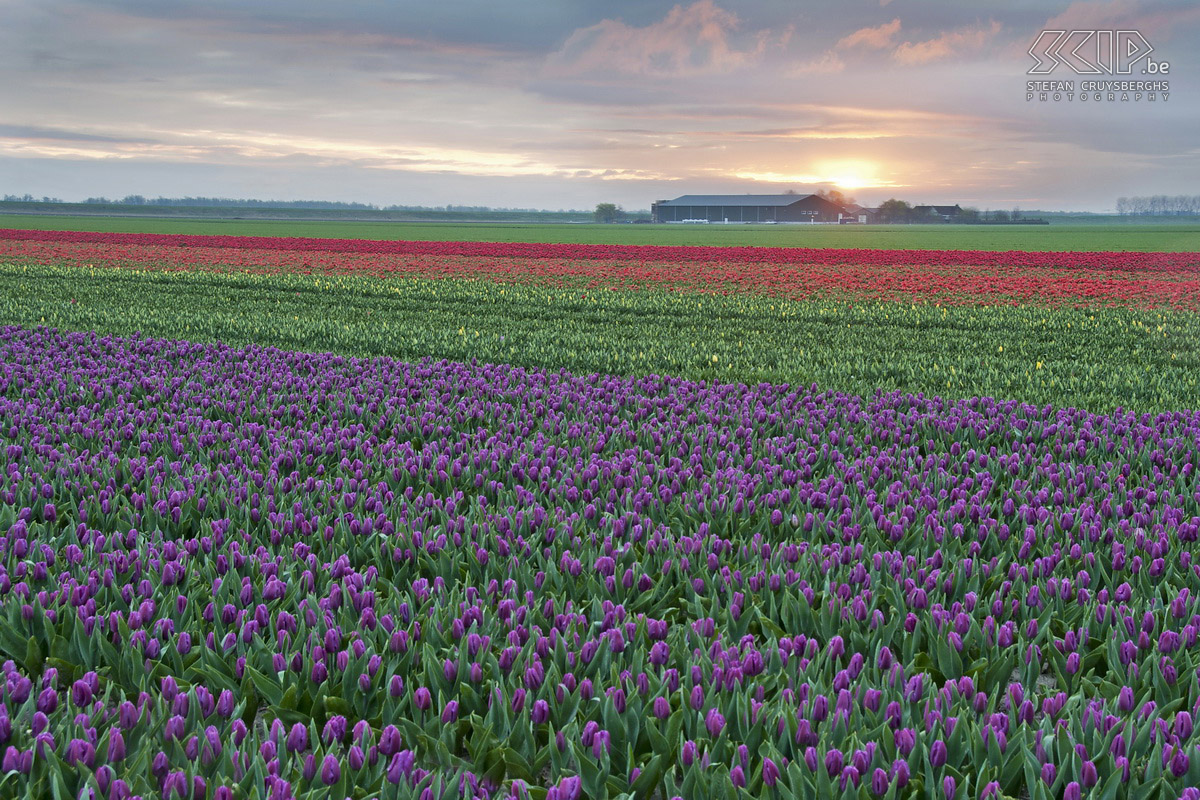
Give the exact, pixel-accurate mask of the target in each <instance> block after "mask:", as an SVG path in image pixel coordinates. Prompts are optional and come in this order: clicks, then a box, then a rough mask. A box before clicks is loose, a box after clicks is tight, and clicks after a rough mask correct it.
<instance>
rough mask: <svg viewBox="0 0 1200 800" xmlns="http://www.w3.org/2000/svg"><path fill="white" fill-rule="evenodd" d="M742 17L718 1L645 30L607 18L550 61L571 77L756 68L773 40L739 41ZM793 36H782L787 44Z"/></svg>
mask: <svg viewBox="0 0 1200 800" xmlns="http://www.w3.org/2000/svg"><path fill="white" fill-rule="evenodd" d="M738 27H739V20H738V17H737V15H735V14H733V13H731V12H729V11H725V10H723V9H721V8H719V7H718V6H717V5H716V4H715V3H713V2H712V0H700V2H697V3H693V4H692V5H690V6H687V7H686V8H685V7H684V6H682V5H677V6H675V7H674V8H672V9H671V10H670V11H669V12H667V15H666V16H665V17H664V18H663V19H661V20H659V21H658V22H653V23H651V24H649V25H646V26H644V27H640V28H639V27H634V26H631V25H627V24H626V23H624V22H622V21H621V20H619V19H605V20H602V21H600V22H598V23H596V24H595V25H590V26H588V27H586V28H580V29H578V30H576V31H575V32H574V33H572V34H571V35H570V37H569V38H568V39H567V41H566V42H565V43H564V44H563V46H562V47H561V48H560V49H559V50H558V51H557V52H555V53H553V54H552V55H551V56H550V58H549V59H548V61H547V64H548V67H549V70H550V72H552V73H562V72H563V71H566V72H567V73H569V74H576V75H579V74H599V75H606V74H612V73H621V74H625V75H657V76H682V75H698V74H705V73H714V72H715V73H721V72H729V71H732V70H736V69H739V68H742V67H745V66H747V65H750V64H752V63H754V62H756V61H757V60H758V58H759V57H760V56H761V55H762V54H763V52H764V51H765V50H766V47H767V44H768V42H769V41H770V40H771V39H772V38H773V37H772V35H771V34H770V32H769V31H765V30H764V31H759V32H758V33H756V34H755V35H753V36H752V37H751V40H752V42H751V43H750V46H748V47H743V48H739V47H738V43H737V42H735V41H734V39H735V34H736V32H737V29H738ZM790 35H791V31H790V30H785V31H784V32H783V33H782V37H783V40H784V41H786V38H787V37H789V36H790Z"/></svg>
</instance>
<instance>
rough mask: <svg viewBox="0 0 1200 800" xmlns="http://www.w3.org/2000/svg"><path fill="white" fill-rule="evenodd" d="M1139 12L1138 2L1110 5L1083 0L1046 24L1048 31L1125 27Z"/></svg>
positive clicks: (1129, 0)
mask: <svg viewBox="0 0 1200 800" xmlns="http://www.w3.org/2000/svg"><path fill="white" fill-rule="evenodd" d="M1137 10H1138V3H1137V2H1136V0H1112V2H1109V3H1103V2H1091V0H1081V1H1080V2H1076V3H1071V5H1069V6H1067V9H1066V10H1065V11H1063V12H1062V13H1060V14H1058V15H1056V16H1054V17H1051V18H1050V19H1049V20H1048V21H1047V22H1046V29H1047V30H1058V29H1060V28H1061V29H1063V30H1072V29H1074V28H1086V29H1088V30H1092V29H1096V28H1103V27H1105V26H1117V25H1124V24H1126V23H1129V22H1131V21H1133V20H1134V19H1135V14H1136V12H1137Z"/></svg>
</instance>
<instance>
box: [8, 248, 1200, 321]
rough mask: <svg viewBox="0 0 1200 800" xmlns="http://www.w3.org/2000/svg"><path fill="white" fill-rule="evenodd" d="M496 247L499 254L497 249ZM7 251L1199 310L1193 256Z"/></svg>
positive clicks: (188, 265)
mask: <svg viewBox="0 0 1200 800" xmlns="http://www.w3.org/2000/svg"><path fill="white" fill-rule="evenodd" d="M493 251H494V252H493ZM0 258H5V259H7V260H27V261H31V262H35V263H67V264H78V265H96V266H126V267H136V268H143V269H163V270H177V269H232V270H248V271H254V272H281V271H282V272H299V273H310V274H347V273H354V274H360V275H361V274H366V275H375V276H378V277H383V278H387V277H398V276H402V277H426V278H446V277H453V278H463V277H478V278H485V279H489V280H500V281H521V282H525V283H528V282H536V283H540V284H543V285H551V286H568V285H569V286H580V287H586V288H601V287H624V288H631V287H650V286H654V287H663V288H670V289H681V290H699V291H708V292H720V293H726V292H739V293H745V292H760V293H761V292H766V293H770V294H774V295H779V296H781V297H786V298H790V299H796V300H802V299H811V298H842V299H854V300H882V301H916V302H941V303H946V304H997V303H1024V304H1044V305H1051V306H1053V305H1064V304H1065V305H1082V306H1099V305H1119V306H1133V307H1139V308H1155V307H1157V308H1177V309H1193V310H1194V309H1197V308H1200V255H1197V254H1194V253H1024V252H1021V253H994V252H984V251H928V250H832V249H830V250H810V249H795V248H792V249H785V248H716V247H691V248H683V247H640V246H639V247H631V246H607V245H559V244H509V243H505V244H494V243H479V242H381V241H359V240H330V239H288V238H265V237H232V236H164V235H154V234H101V233H81V232H64V231H13V230H8V231H0Z"/></svg>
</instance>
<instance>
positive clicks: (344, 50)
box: [0, 0, 1200, 211]
mask: <svg viewBox="0 0 1200 800" xmlns="http://www.w3.org/2000/svg"><path fill="white" fill-rule="evenodd" d="M0 20H2V21H3V24H0V74H2V75H3V76H4V86H3V88H0V195H3V194H25V193H29V194H33V195H34V196H37V197H41V196H43V195H48V196H52V197H61V198H62V199H64V200H68V201H73V200H82V199H84V198H86V197H90V196H108V197H122V196H125V195H128V194H142V195H146V196H150V197H153V196H167V197H181V196H221V197H235V198H260V199H285V200H293V199H320V200H343V201H359V202H367V203H375V204H379V205H392V204H400V205H429V206H438V205H446V204H457V205H487V206H493V207H520V208H548V209H559V208H592V207H593V206H595V204H597V203H600V202H615V203H618V204H620V205H622V206H624V207H625V208H627V209H644V208H648V207H649V206H650V203H651V202H652V201H654V200H659V199H666V198H673V197H677V196H679V195H682V194H689V193H738V194H741V193H770V194H777V193H782V192H784V191H787V190H789V189H791V190H796V191H799V192H805V191H815V190H817V189H821V188H826V189H828V188H840V189H841V190H842V191H843V192H845V193H846V194H848V195H852V196H853V197H855V198H856V199H857V200H858V201H859V202H861V203H863V204H864V205H875V204H878V203H879V202H880V201H882V200H885V199H887V198H890V197H898V198H901V199H905V200H908V201H910V202H913V203H960V204H962V205H964V206H968V205H969V206H975V207H978V208H980V209H988V208H1005V209H1008V208H1012V207H1020V208H1023V209H1048V210H1053V209H1063V210H1088V211H1105V210H1111V209H1113V208H1114V207H1115V203H1116V198H1117V197H1118V196H1122V195H1145V194H1197V193H1200V136H1197V134H1196V131H1200V4H1198V3H1196V2H1194V0H1186V1H1185V0H1164V1H1163V2H1151V1H1150V0H1143V1H1142V2H1138V0H1101V1H1100V2H1087V1H1085V2H1044V1H1042V0H1036V1H1035V0H1016V2H992V3H965V2H932V1H931V0H923V1H918V0H859V1H856V0H846V1H845V2H837V3H829V2H821V3H816V2H796V0H758V1H757V2H746V1H743V0H698V1H697V2H690V1H689V0H685V1H684V2H681V3H671V2H656V1H655V0H608V2H604V3H596V2H585V1H584V0H556V1H555V2H551V3H521V2H510V3H503V2H496V0H454V2H446V3H428V2H421V3H415V2H407V0H405V1H403V2H383V1H382V0H375V1H373V2H352V1H345V2H338V3H331V2H328V0H319V2H318V1H316V0H285V1H283V2H275V1H274V0H266V1H264V2H253V3H248V2H244V1H243V0H207V2H189V0H178V1H176V2H169V3H164V2H161V0H107V1H102V0H95V1H93V2H69V1H67V0H0ZM1046 30H1063V31H1073V30H1080V31H1089V30H1095V31H1120V30H1131V31H1137V32H1138V33H1139V34H1140V35H1141V36H1142V38H1143V39H1144V41H1145V42H1146V43H1147V44H1148V45H1149V46H1151V47H1152V48H1153V51H1152V52H1150V53H1149V55H1148V56H1147V57H1146V58H1143V59H1140V60H1139V61H1137V62H1136V63H1135V65H1134V68H1133V69H1132V72H1131V74H1129V75H1116V76H1114V75H1080V74H1076V73H1075V72H1074V71H1072V70H1071V69H1070V66H1069V65H1067V64H1058V65H1057V66H1054V69H1053V71H1052V73H1051V74H1048V75H1029V74H1027V73H1028V71H1029V70H1030V68H1032V67H1034V66H1035V65H1036V64H1037V63H1038V62H1037V60H1036V59H1035V58H1034V56H1032V55H1031V54H1030V53H1029V49H1030V47H1031V46H1032V45H1033V44H1034V42H1035V40H1036V39H1037V38H1038V36H1039V35H1040V34H1041V33H1042V31H1046ZM1051 41H1053V40H1051ZM1079 41H1082V38H1076V39H1072V40H1071V42H1070V44H1069V45H1068V46H1066V47H1064V48H1062V49H1061V50H1060V51H1058V52H1059V54H1060V56H1062V58H1061V59H1059V60H1062V61H1065V60H1067V58H1068V51H1070V50H1071V49H1073V48H1074V47H1075V44H1076V42H1079ZM1096 41H1098V37H1093V38H1091V39H1089V40H1087V41H1083V48H1084V49H1083V50H1082V51H1081V52H1082V53H1084V54H1086V53H1088V52H1092V51H1090V50H1088V49H1087V48H1088V47H1093V49H1094V45H1095V43H1096ZM1089 43H1090V44H1089ZM1135 55H1136V54H1135ZM1092 60H1093V61H1094V60H1095V58H1093V59H1092ZM1150 61H1153V62H1156V63H1159V64H1161V63H1162V62H1166V63H1167V64H1168V65H1169V66H1168V73H1167V75H1165V76H1164V75H1160V74H1154V75H1147V74H1142V72H1143V70H1144V69H1145V68H1146V65H1147V63H1148V62H1150ZM1049 63H1050V64H1051V65H1053V64H1054V62H1049ZM1114 78H1120V79H1127V80H1134V79H1136V80H1167V81H1168V86H1169V91H1168V93H1167V96H1166V97H1165V98H1164V97H1162V92H1161V91H1160V92H1158V93H1157V97H1156V100H1155V101H1154V102H1150V101H1149V100H1148V97H1146V96H1143V97H1141V99H1136V98H1135V97H1134V96H1133V94H1132V93H1130V95H1129V99H1128V100H1121V99H1120V94H1118V95H1116V96H1115V98H1114V99H1113V100H1112V101H1109V100H1108V99H1107V98H1106V97H1104V96H1102V98H1101V100H1100V101H1099V102H1097V101H1095V100H1088V101H1081V100H1080V99H1079V89H1080V88H1081V82H1082V81H1084V80H1097V79H1104V80H1112V79H1114ZM1034 79H1037V80H1056V81H1060V80H1069V81H1073V86H1072V88H1073V89H1074V90H1075V91H1074V92H1073V94H1074V99H1070V100H1068V99H1067V98H1066V97H1063V96H1061V95H1060V99H1059V100H1058V101H1057V102H1056V101H1055V100H1054V99H1053V97H1052V96H1050V97H1048V99H1047V100H1046V101H1041V100H1040V93H1039V94H1037V95H1035V97H1034V99H1033V100H1029V99H1027V91H1026V90H1027V85H1026V83H1027V81H1029V80H1034ZM1146 94H1148V93H1146Z"/></svg>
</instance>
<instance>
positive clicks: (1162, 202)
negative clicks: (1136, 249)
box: [1117, 194, 1200, 216]
mask: <svg viewBox="0 0 1200 800" xmlns="http://www.w3.org/2000/svg"><path fill="white" fill-rule="evenodd" d="M1117 213H1118V214H1146V215H1150V214H1153V215H1155V216H1184V215H1189V216H1190V215H1193V214H1200V194H1176V195H1166V194H1153V195H1147V196H1145V197H1118V198H1117Z"/></svg>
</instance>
